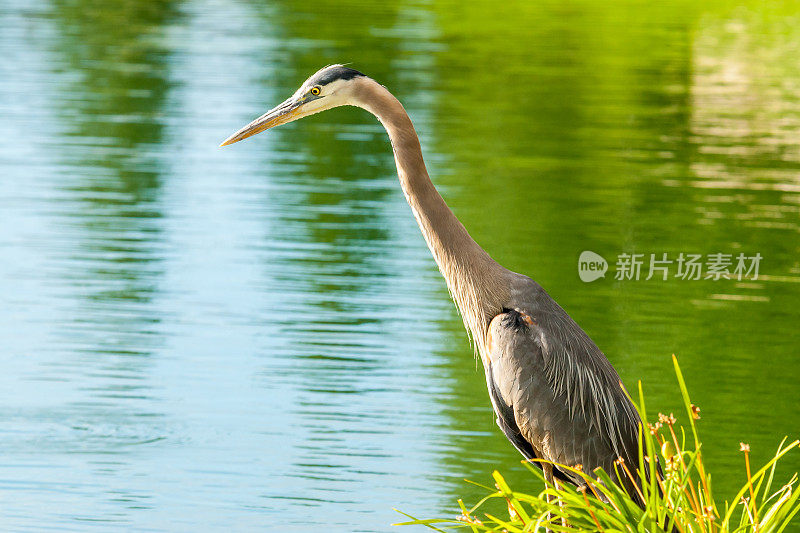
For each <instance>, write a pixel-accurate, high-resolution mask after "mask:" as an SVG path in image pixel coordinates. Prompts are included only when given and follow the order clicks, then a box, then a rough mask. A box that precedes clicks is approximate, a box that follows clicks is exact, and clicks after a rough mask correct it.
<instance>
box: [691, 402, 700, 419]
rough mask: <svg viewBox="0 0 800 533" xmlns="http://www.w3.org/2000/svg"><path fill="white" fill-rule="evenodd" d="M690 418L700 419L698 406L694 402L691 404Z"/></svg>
mask: <svg viewBox="0 0 800 533" xmlns="http://www.w3.org/2000/svg"><path fill="white" fill-rule="evenodd" d="M692 418H694V419H695V420H700V408H699V407H697V406H696V405H695V404H692Z"/></svg>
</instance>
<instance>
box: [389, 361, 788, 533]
mask: <svg viewBox="0 0 800 533" xmlns="http://www.w3.org/2000/svg"><path fill="white" fill-rule="evenodd" d="M673 362H674V365H675V373H676V375H677V377H678V384H679V385H680V390H681V394H682V395H683V402H684V404H685V406H686V415H687V420H688V421H689V427H688V429H689V431H688V432H687V430H686V428H684V427H683V426H681V425H678V424H677V420H676V418H675V417H674V416H673V415H672V414H670V415H668V416H667V415H663V414H659V415H658V421H657V422H652V423H649V422H648V423H647V427H646V430H645V431H640V435H639V463H640V465H641V466H640V467H639V473H638V474H639V475H638V478H639V479H647V480H649V481H648V482H646V483H644V484H643V485H641V489H640V490H641V493H640V494H639V497H641V499H642V501H644V502H646V505H645V507H644V509H642V508H641V507H640V506H639V505H638V504H637V503H636V501H635V500H634V499H633V498H631V496H630V495H628V494H627V493H626V492H625V491H624V490H623V489H621V488H620V487H619V486H618V485H616V484H615V483H614V482H612V480H611V477H612V476H609V474H608V473H606V472H603V471H602V469H597V470H596V471H595V472H594V475H588V474H587V473H584V472H582V471H580V470H576V469H574V468H570V467H568V466H563V465H559V467H560V468H562V469H566V470H570V471H572V472H574V473H576V474H577V475H579V476H581V477H582V478H583V479H584V480H585V481H586V487H584V488H576V487H573V486H567V487H562V488H560V489H556V488H555V487H552V486H548V485H547V484H546V483H545V489H544V490H543V491H541V492H540V493H538V494H526V493H522V492H517V491H515V490H512V489H511V487H509V486H508V484H507V483H506V481H505V480H504V479H503V476H502V475H500V473H499V472H497V471H495V472H494V473H493V474H492V476H493V478H494V482H495V488H491V487H485V488H486V490H487V495H486V497H484V498H483V499H482V500H480V501H479V502H478V503H477V504H476V505H474V506H473V507H470V508H468V507H466V506H465V505H464V503H463V501H461V500H458V504H459V507H460V515H459V516H458V517H456V518H434V519H423V520H420V519H417V518H414V517H413V516H411V515H408V514H406V513H402V512H401V511H398V512H401V514H403V515H405V516H407V517H408V518H410V519H411V520H409V521H407V522H402V523H399V524H396V525H424V526H427V527H428V528H430V529H433V530H436V531H452V530H456V529H464V530H468V531H472V532H473V533H478V532H482V531H502V532H510V533H525V532H537V531H538V532H544V531H545V530H550V531H553V532H561V531H573V532H574V531H601V532H608V533H611V532H619V531H624V532H659V531H677V532H680V533H690V532H691V533H729V532H730V533H732V532H737V533H745V532H748V533H749V532H753V533H768V532H769V533H778V532H781V531H784V530H786V529H787V527H788V526H789V525H790V523H791V522H792V519H793V518H794V517H795V516H796V515H797V513H798V511H800V501H799V500H798V498H800V491H798V490H797V487H796V484H797V473H795V474H794V475H792V476H791V478H790V479H789V480H788V481H786V482H785V483H783V484H778V483H777V482H776V479H775V475H776V467H777V465H778V463H779V461H780V460H781V458H783V457H784V456H785V455H786V454H787V453H789V452H790V451H797V448H798V441H797V440H795V441H793V442H790V443H787V439H786V438H784V439H783V441H781V443H780V445H779V446H778V448H777V451H776V453H775V455H774V456H773V458H772V459H770V460H769V461H767V463H766V464H765V465H763V466H762V467H760V468H759V469H758V470H755V471H754V467H753V466H752V465H751V464H750V447H749V446H748V445H747V444H745V443H740V450H741V452H742V454H743V463H744V465H743V466H744V468H743V473H742V474H743V475H742V477H743V484H742V487H741V489H739V491H738V493H737V494H736V496H735V497H734V498H733V499H732V500H731V501H725V502H720V501H718V500H716V499H715V497H714V494H713V493H712V488H711V476H710V474H709V473H708V472H707V471H706V468H705V466H704V464H703V454H702V445H701V443H700V438H699V436H698V432H697V424H696V421H697V420H699V418H700V410H699V409H698V408H697V407H696V406H695V405H694V404H693V403H692V402H691V401H690V399H689V393H688V391H687V390H686V383H685V382H684V380H683V375H682V374H681V370H680V367H679V366H678V361H677V359H676V358H675V357H674V356H673ZM638 409H639V413H640V415H641V418H642V420H644V421H647V420H648V418H647V411H646V409H645V402H644V397H643V394H642V386H641V383H639V406H638ZM656 457H657V458H658V462H659V463H660V464H661V465H662V467H663V470H664V475H663V476H659V475H656V463H655V461H654V460H652V458H656ZM525 465H526V467H527V468H528V469H529V470H530V471H531V473H532V474H533V475H534V476H536V477H537V478H538V479H539V480H541V481H542V482H545V480H544V476H543V475H542V472H541V470H540V469H539V468H536V467H535V466H534V465H532V464H529V463H527V462H525ZM631 467H632V466H631V465H626V464H624V462H621V461H618V464H617V465H615V468H617V469H618V472H620V473H621V474H622V475H623V476H630V477H631V478H632V477H633V475H632V472H631V471H630V470H629V468H631ZM497 500H499V501H501V502H504V503H505V504H506V506H507V508H508V516H507V517H500V516H496V515H497V514H499V513H495V514H491V513H489V512H488V511H487V509H486V508H487V504H488V503H489V502H492V501H497ZM503 514H505V513H503Z"/></svg>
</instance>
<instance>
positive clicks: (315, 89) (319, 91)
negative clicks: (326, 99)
mask: <svg viewBox="0 0 800 533" xmlns="http://www.w3.org/2000/svg"><path fill="white" fill-rule="evenodd" d="M321 92H322V91H321V90H320V88H319V87H312V88H311V94H313V95H314V96H319V93H321Z"/></svg>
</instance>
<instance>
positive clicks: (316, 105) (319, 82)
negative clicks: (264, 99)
mask: <svg viewBox="0 0 800 533" xmlns="http://www.w3.org/2000/svg"><path fill="white" fill-rule="evenodd" d="M364 77H365V76H364V74H362V73H360V72H359V71H357V70H353V69H351V68H347V67H344V66H342V65H330V66H328V67H325V68H323V69H321V70H319V71H317V72H316V73H315V74H314V75H313V76H311V77H310V78H308V79H307V80H306V81H305V82H303V85H301V86H300V88H299V89H297V91H296V92H295V93H294V94H293V95H292V96H291V97H289V98H288V99H286V100H285V101H284V102H283V103H281V104H279V105H278V106H276V107H274V108H273V109H270V110H269V111H267V112H266V113H264V114H263V115H261V116H260V117H258V118H257V119H255V120H254V121H253V122H251V123H250V124H248V125H247V126H245V127H243V128H242V129H240V130H239V131H237V132H236V133H234V134H233V135H231V136H230V137H228V138H227V139H225V141H224V142H223V143H222V144H221V145H220V146H226V145H228V144H233V143H235V142H239V141H241V140H242V139H246V138H247V137H250V136H251V135H255V134H256V133H260V132H262V131H264V130H268V129H270V128H274V127H275V126H280V125H281V124H286V123H287V122H292V121H293V120H297V119H299V118H303V117H307V116H308V115H313V114H314V113H319V112H320V111H325V110H326V109H331V108H333V107H338V106H342V105H347V104H348V103H350V101H351V99H352V97H353V92H354V90H355V87H356V86H357V84H358V83H359V81H360V78H364Z"/></svg>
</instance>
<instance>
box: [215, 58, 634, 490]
mask: <svg viewBox="0 0 800 533" xmlns="http://www.w3.org/2000/svg"><path fill="white" fill-rule="evenodd" d="M344 105H352V106H356V107H361V108H363V109H366V110H367V111H369V112H370V113H372V114H373V115H375V116H376V117H377V118H378V120H379V121H380V122H381V123H382V124H383V126H384V127H385V128H386V131H387V133H388V134H389V138H390V139H391V142H392V148H393V150H394V158H395V163H396V164H397V174H398V176H399V178H400V185H401V186H402V188H403V193H405V197H406V200H408V203H409V205H410V206H411V210H412V211H413V212H414V217H415V218H416V219H417V223H418V224H419V228H420V230H422V234H423V236H424V237H425V241H426V242H427V243H428V248H430V250H431V253H432V254H433V257H434V259H435V260H436V264H437V265H438V266H439V270H440V271H441V273H442V275H443V276H444V278H445V280H446V282H447V287H448V289H449V290H450V294H451V296H452V298H453V300H455V303H456V306H457V307H458V310H459V311H460V313H461V316H462V318H463V320H464V325H465V326H466V328H467V330H468V332H469V333H471V334H472V338H473V339H474V342H475V344H476V347H477V350H478V352H479V353H480V356H481V359H482V361H483V367H484V370H485V372H486V384H487V387H488V389H489V397H490V398H491V402H492V406H493V407H494V411H495V413H496V414H497V424H498V426H500V429H502V431H503V433H505V435H506V437H508V440H510V441H511V443H512V444H513V445H514V446H515V447H516V448H517V449H518V450H519V451H520V452H521V453H522V455H523V456H525V457H526V458H527V459H528V460H533V459H544V460H546V461H550V462H552V463H557V464H561V465H568V466H576V465H580V466H581V468H582V469H583V470H584V471H585V472H589V471H591V470H594V469H595V468H597V467H602V468H603V469H604V470H605V471H606V472H608V473H610V474H611V473H613V472H615V468H614V462H615V461H617V460H618V459H619V458H622V459H623V460H624V461H625V462H627V464H628V465H631V468H630V470H631V471H632V472H634V475H635V472H636V467H637V466H638V444H637V433H638V430H639V426H640V423H641V422H640V419H639V415H638V413H637V411H636V409H635V408H634V406H633V405H632V404H631V402H630V400H629V399H628V397H627V395H626V393H625V390H624V389H623V386H622V382H621V381H620V378H619V376H618V375H617V372H616V371H615V370H614V368H613V367H612V366H611V363H609V361H608V359H606V357H605V355H603V352H601V351H600V349H599V348H598V347H597V346H596V345H595V343H594V342H592V340H591V339H590V338H589V336H588V335H587V334H586V333H584V331H583V330H582V329H581V328H580V327H579V326H578V324H576V323H575V321H574V320H572V318H570V316H569V315H568V314H567V313H566V311H564V310H563V309H562V308H561V307H560V306H559V305H558V304H557V303H556V302H555V301H554V300H553V299H552V298H551V297H550V295H548V294H547V292H545V290H544V289H542V288H541V287H540V286H539V284H537V283H536V282H535V281H533V280H532V279H530V278H529V277H527V276H523V275H521V274H517V273H515V272H511V271H510V270H507V269H506V268H503V267H502V266H501V265H499V264H498V263H497V262H496V261H494V260H493V259H492V258H491V257H489V254H487V253H486V252H485V251H484V250H483V248H481V247H480V246H479V245H478V244H477V243H476V242H475V241H474V240H473V239H472V237H470V235H469V233H468V232H467V230H466V229H465V228H464V226H463V225H462V224H461V222H459V220H458V219H457V218H456V216H455V215H454V214H453V212H452V211H450V208H448V207H447V204H446V203H445V201H444V200H443V199H442V197H441V196H440V195H439V193H438V191H437V190H436V188H435V187H434V186H433V183H432V182H431V179H430V177H429V176H428V171H427V169H426V168H425V163H424V161H423V159H422V150H421V149H420V144H419V138H418V137H417V134H416V132H415V130H414V126H413V125H412V124H411V119H410V118H409V117H408V114H407V113H406V111H405V110H404V109H403V106H402V104H400V102H399V101H398V100H397V98H395V97H394V96H393V95H392V93H390V92H389V91H388V90H387V89H386V88H385V87H384V86H383V85H381V84H379V83H377V82H376V81H374V80H373V79H371V78H369V77H368V76H365V75H364V74H362V73H361V72H358V71H357V70H353V69H351V68H347V67H344V66H342V65H331V66H328V67H325V68H323V69H321V70H319V71H318V72H316V73H315V74H314V75H313V76H311V77H310V78H308V79H307V80H306V81H305V82H304V83H303V85H301V86H300V88H299V89H298V90H297V92H295V93H294V94H293V95H292V96H291V97H290V98H288V99H287V100H286V101H284V102H283V103H281V104H280V105H278V106H277V107H275V108H274V109H272V110H270V111H268V112H267V113H265V114H263V115H261V116H260V117H258V118H257V119H255V120H254V121H252V122H251V123H250V124H248V125H247V126H245V127H243V128H242V129H240V130H239V131H237V132H236V133H234V134H233V135H231V136H230V137H228V138H227V139H226V140H225V141H224V142H223V143H222V146H225V145H228V144H232V143H235V142H238V141H241V140H242V139H245V138H247V137H250V136H251V135H255V134H256V133H259V132H261V131H264V130H266V129H269V128H272V127H275V126H279V125H281V124H286V123H287V122H291V121H293V120H297V119H299V118H302V117H306V116H308V115H312V114H314V113H319V112H320V111H325V110H327V109H331V108H334V107H338V106H344ZM536 464H538V465H539V466H541V467H542V469H543V471H544V473H545V477H546V479H547V480H548V481H549V482H550V483H551V484H553V483H554V479H555V480H560V481H567V482H571V483H575V484H577V485H582V484H584V481H583V480H582V479H581V477H580V476H578V475H576V474H574V473H571V472H570V471H568V470H565V469H561V468H559V467H558V466H556V467H552V466H551V464H550V463H536ZM620 478H621V482H622V485H623V486H624V487H625V488H626V490H627V491H628V493H629V494H631V496H633V497H635V492H636V491H635V490H634V487H633V486H632V485H633V482H632V480H631V479H630V478H629V477H626V476H624V475H623V476H620Z"/></svg>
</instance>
